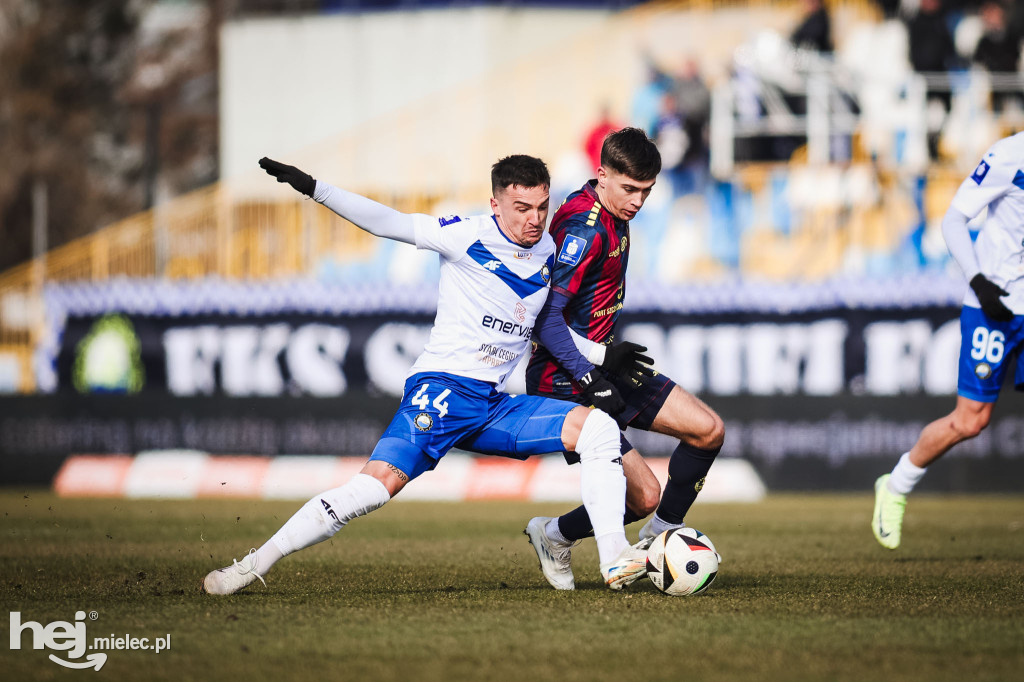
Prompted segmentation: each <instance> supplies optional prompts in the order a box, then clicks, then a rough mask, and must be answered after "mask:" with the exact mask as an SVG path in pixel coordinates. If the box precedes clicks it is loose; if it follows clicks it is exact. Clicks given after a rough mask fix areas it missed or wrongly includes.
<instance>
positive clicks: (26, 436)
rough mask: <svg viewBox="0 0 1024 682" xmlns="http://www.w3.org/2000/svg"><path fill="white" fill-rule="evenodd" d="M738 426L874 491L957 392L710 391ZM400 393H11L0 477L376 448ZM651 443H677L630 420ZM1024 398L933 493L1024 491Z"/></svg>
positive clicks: (807, 486)
mask: <svg viewBox="0 0 1024 682" xmlns="http://www.w3.org/2000/svg"><path fill="white" fill-rule="evenodd" d="M708 401H709V402H710V403H711V405H712V406H713V407H714V408H715V409H716V410H717V411H718V412H719V414H721V415H722V417H723V418H724V419H725V423H726V442H725V447H724V448H723V451H722V455H721V456H722V457H744V458H745V459H748V460H749V461H750V462H751V463H752V464H753V465H754V467H755V469H756V470H757V471H758V473H759V474H760V475H761V477H762V479H763V480H764V482H765V484H766V485H767V486H768V488H769V489H770V490H868V489H870V486H871V483H872V482H873V481H874V479H875V478H876V477H877V476H878V475H879V474H881V473H884V472H885V471H888V470H889V469H891V468H892V467H893V465H894V464H895V462H896V459H897V458H898V457H899V455H900V454H901V453H902V452H903V451H905V450H906V449H907V448H909V447H910V446H911V445H912V444H913V442H914V440H915V439H916V438H917V435H918V433H919V432H920V430H921V428H922V427H923V426H924V425H925V424H927V423H928V422H929V421H931V420H932V419H935V418H936V417H938V416H941V415H943V414H946V413H947V412H949V411H950V410H951V409H952V407H953V398H952V397H950V396H946V397H931V396H918V397H915V398H913V399H908V398H906V397H892V396H889V397H870V396H851V395H849V394H845V395H841V396H835V397H833V398H830V399H827V400H825V399H821V398H815V397H808V396H789V397H786V396H782V397H765V396H734V397H721V398H717V399H715V398H713V397H708ZM397 405H398V399H397V398H393V397H374V396H370V395H368V394H366V393H365V392H364V391H361V390H358V391H357V390H353V391H350V392H348V393H346V395H344V396H342V397H340V398H311V397H298V398H233V399H224V398H218V397H193V398H176V397H173V396H169V395H166V394H159V393H140V394H138V395H134V396H126V395H90V396H84V395H78V394H75V393H67V394H63V395H50V396H27V397H0V480H2V481H3V482H4V483H5V484H8V485H9V484H15V483H17V484H36V485H45V484H48V483H49V482H50V480H51V479H52V478H53V476H54V474H55V473H56V472H57V469H58V468H59V467H60V464H61V463H62V462H63V460H64V459H65V457H67V455H69V454H72V453H79V454H107V453H109V454H118V453H120V454H134V453H138V452H141V451H145V450H166V449H179V448H183V449H190V450H200V451H204V452H209V453H213V454H239V455H357V456H367V455H369V453H370V451H371V450H372V449H373V446H374V444H375V443H376V442H377V439H378V438H379V437H380V434H381V433H382V432H383V430H384V428H385V426H386V425H387V423H388V421H389V420H390V418H391V416H392V414H393V413H394V410H395V408H396V407H397ZM628 436H629V438H630V440H631V441H632V443H633V444H634V445H635V446H636V447H637V448H638V449H639V450H640V451H641V452H642V453H644V454H647V455H651V456H667V455H669V454H671V452H672V449H673V447H674V445H675V444H674V442H673V441H672V440H671V439H669V438H667V437H665V436H660V435H658V434H648V433H644V432H637V431H634V430H632V429H631V430H630V431H629V433H628ZM1022 475H1024V396H1022V395H1021V394H1018V393H1014V392H1010V393H1007V394H1006V395H1004V396H1003V397H1002V398H1001V399H1000V401H999V402H998V403H997V404H996V409H995V414H994V418H993V421H992V424H991V425H990V427H989V428H988V429H986V430H985V431H983V432H982V434H981V435H980V436H978V437H977V438H975V439H974V440H971V441H968V442H966V443H962V444H961V445H959V446H957V447H956V448H955V449H954V450H953V451H952V452H951V453H950V454H949V455H947V456H946V458H945V459H943V460H942V461H941V462H940V463H939V464H938V465H936V466H935V467H933V469H932V470H931V471H930V472H929V474H928V476H926V477H925V479H924V481H923V483H922V486H921V489H922V490H956V491H990V492H997V491H1003V492H1019V491H1020V481H1021V480H1024V478H1022Z"/></svg>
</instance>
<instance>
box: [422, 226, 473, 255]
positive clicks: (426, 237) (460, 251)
mask: <svg viewBox="0 0 1024 682" xmlns="http://www.w3.org/2000/svg"><path fill="white" fill-rule="evenodd" d="M415 217H416V226H415V230H416V248H417V249H426V250H429V251H436V252H437V253H439V254H441V255H442V256H444V257H445V258H446V259H447V260H450V261H457V260H459V259H460V258H462V257H463V256H464V255H465V254H466V249H468V248H469V247H470V245H472V244H473V242H475V241H476V239H477V225H476V222H475V221H474V220H473V219H471V218H464V217H462V216H457V215H453V216H445V217H443V218H434V217H432V216H428V215H422V214H417V215H416V216H415Z"/></svg>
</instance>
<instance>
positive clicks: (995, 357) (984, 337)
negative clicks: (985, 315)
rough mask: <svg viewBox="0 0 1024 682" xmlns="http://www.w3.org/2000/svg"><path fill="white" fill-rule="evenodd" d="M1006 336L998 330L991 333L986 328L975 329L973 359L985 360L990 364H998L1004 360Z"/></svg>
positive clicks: (972, 346) (972, 348) (972, 347)
mask: <svg viewBox="0 0 1024 682" xmlns="http://www.w3.org/2000/svg"><path fill="white" fill-rule="evenodd" d="M1005 343H1006V335H1005V334H1003V333H1002V332H1001V331H999V330H998V329H993V330H991V331H989V330H988V329H986V328H985V327H975V329H974V333H973V334H972V335H971V357H972V358H973V359H975V360H978V361H981V360H984V361H985V362H988V363H989V364H992V365H995V364H998V363H999V361H1000V360H1002V359H1003V351H1004V344H1005Z"/></svg>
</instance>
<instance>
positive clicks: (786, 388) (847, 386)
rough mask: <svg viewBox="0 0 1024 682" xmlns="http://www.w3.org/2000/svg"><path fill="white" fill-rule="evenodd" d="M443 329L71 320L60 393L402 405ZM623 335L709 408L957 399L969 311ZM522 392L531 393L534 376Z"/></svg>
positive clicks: (630, 322)
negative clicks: (417, 365) (713, 402)
mask: <svg viewBox="0 0 1024 682" xmlns="http://www.w3.org/2000/svg"><path fill="white" fill-rule="evenodd" d="M431 322H432V316H430V315H424V314H409V313H405V314H402V313H390V314H387V315H383V314H375V315H359V316H335V317H330V316H325V315H309V314H305V315H301V314H277V315H248V316H245V317H239V316H228V315H209V314H205V315H190V316H183V315H182V316H143V315H129V314H121V313H117V314H105V315H101V316H81V317H79V316H75V317H69V318H68V319H67V321H66V324H65V328H64V331H63V335H62V340H61V343H60V346H59V351H58V353H57V356H56V362H55V364H56V370H57V371H56V375H57V391H56V392H66V391H77V392H79V393H101V392H115V393H116V392H125V393H137V392H159V393H167V394H170V395H175V396H179V397H193V396H224V397H233V398H242V397H283V396H295V397H298V396H311V397H339V396H342V395H345V394H346V393H347V392H349V391H351V390H364V391H366V392H368V393H370V394H371V395H376V394H379V395H391V396H396V397H397V396H400V395H401V391H402V386H403V383H404V381H405V376H406V373H407V371H408V369H409V368H410V367H411V366H412V364H413V362H414V361H415V359H416V357H417V356H418V355H419V353H420V352H421V351H422V349H423V346H424V344H425V342H426V340H427V337H428V334H429V331H430V325H431ZM621 334H622V336H623V337H624V338H627V339H630V340H633V341H637V342H639V343H642V344H644V345H645V346H647V347H648V348H649V349H650V354H651V355H652V356H653V357H654V359H655V362H656V366H657V367H658V368H659V370H660V371H662V372H664V373H665V374H668V375H669V376H671V377H672V378H673V379H675V380H676V381H677V382H678V383H679V384H680V385H682V386H683V387H684V388H686V389H688V390H690V391H691V392H693V393H697V394H701V395H708V396H734V395H818V396H834V395H842V394H844V393H853V394H855V395H880V396H881V395H919V394H924V395H952V394H954V393H955V392H956V367H957V358H958V354H959V348H960V328H959V310H958V309H955V308H948V307H932V308H919V309H914V310H911V311H908V310H902V309H891V310H872V311H865V310H823V311H814V312H802V313H791V314H781V313H719V314H709V313H703V314H689V315H686V314H681V313H666V312H658V313H651V312H648V313H641V314H626V313H624V314H623V316H622V326H621ZM508 390H510V391H511V392H522V391H523V390H525V385H524V384H523V378H522V372H518V373H516V374H514V375H513V377H512V378H511V379H510V382H509V387H508Z"/></svg>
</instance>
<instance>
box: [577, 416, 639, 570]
mask: <svg viewBox="0 0 1024 682" xmlns="http://www.w3.org/2000/svg"><path fill="white" fill-rule="evenodd" d="M576 452H578V453H579V454H580V495H581V497H582V498H583V506H584V507H586V508H587V515H588V516H590V523H591V525H592V526H593V527H594V539H596V540H597V554H598V556H599V557H600V562H601V564H607V563H609V562H611V561H614V560H615V559H616V558H618V556H619V554H621V553H622V551H623V550H624V549H625V548H626V547H629V542H627V541H626V531H625V529H624V528H623V527H622V516H623V514H625V513H626V475H625V474H624V473H623V472H622V458H621V456H620V453H619V427H618V426H617V425H616V424H615V421H614V420H613V419H612V418H611V417H609V416H608V415H606V414H605V413H604V412H600V411H598V410H593V411H591V413H590V414H589V415H588V416H587V420H586V421H585V422H583V428H582V429H580V437H579V438H578V439H577V441H576Z"/></svg>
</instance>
